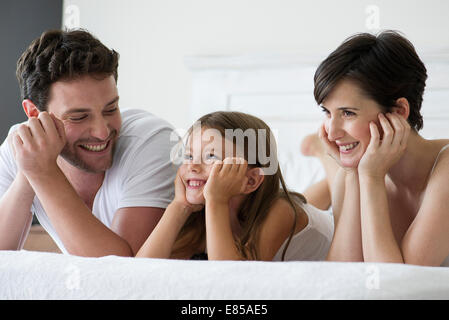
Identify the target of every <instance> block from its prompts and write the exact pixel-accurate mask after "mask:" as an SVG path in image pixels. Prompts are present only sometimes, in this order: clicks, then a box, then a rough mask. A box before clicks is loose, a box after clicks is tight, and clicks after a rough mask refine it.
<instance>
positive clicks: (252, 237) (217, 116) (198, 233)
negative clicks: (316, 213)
mask: <svg viewBox="0 0 449 320" xmlns="http://www.w3.org/2000/svg"><path fill="white" fill-rule="evenodd" d="M197 122H200V124H201V128H210V129H217V130H218V131H219V132H220V133H221V134H222V137H225V136H226V135H225V130H226V129H232V130H237V129H241V130H242V131H246V130H247V129H253V130H254V132H255V134H256V135H257V137H256V138H257V139H256V141H259V135H260V134H261V133H260V132H265V134H264V136H265V145H257V146H256V148H257V152H256V155H257V160H256V164H249V165H248V167H260V168H264V167H267V166H268V165H269V163H268V164H265V165H261V164H260V162H261V161H260V160H259V155H260V154H262V155H270V158H271V159H273V157H274V159H276V164H277V170H276V172H275V173H274V174H272V175H265V177H264V181H263V182H262V183H261V185H260V186H259V188H258V189H257V190H255V191H254V192H252V193H250V194H249V195H248V196H247V197H246V199H245V200H244V201H243V203H242V205H241V207H240V209H239V212H238V215H237V217H238V219H239V222H240V225H241V227H242V236H241V237H240V238H239V239H236V240H235V241H236V245H237V248H238V249H239V251H240V253H241V254H242V256H243V257H245V258H246V259H255V260H258V259H259V257H260V254H259V252H258V249H257V243H258V241H259V237H260V231H261V226H262V224H263V222H264V221H265V219H266V217H267V215H268V212H269V209H270V208H271V206H272V205H273V204H274V202H275V201H276V200H278V199H279V198H285V199H286V200H287V201H288V202H289V203H290V205H291V206H292V208H293V210H294V212H295V215H294V223H293V225H292V229H291V232H290V236H289V238H288V241H287V244H286V246H285V248H284V251H283V253H282V260H284V257H285V253H286V251H287V248H288V245H289V243H290V240H291V238H292V237H293V235H294V232H295V229H296V223H297V215H298V204H297V202H296V203H295V202H294V201H293V198H295V200H297V201H300V202H302V203H306V199H305V197H304V196H303V195H302V194H300V193H296V192H291V191H288V189H287V187H286V185H285V181H284V178H283V177H282V173H281V170H280V168H279V164H278V161H277V154H276V150H272V148H271V147H274V149H276V143H275V141H274V137H273V136H272V134H271V130H270V128H269V126H268V125H267V124H266V123H265V122H264V121H262V120H261V119H259V118H257V117H255V116H252V115H249V114H246V113H242V112H228V111H217V112H213V113H209V114H206V115H204V116H202V117H201V118H200V119H199V120H198V121H197ZM258 129H263V130H258ZM192 131H193V126H192V127H191V128H190V129H189V131H188V132H187V136H190V135H191V134H192ZM272 139H273V141H272ZM248 142H249V139H244V149H243V150H244V152H245V159H246V160H248V150H250V148H251V150H254V146H249V145H248ZM234 143H236V142H235V141H234ZM259 148H264V149H265V150H259ZM281 186H282V190H281V188H280V187H281ZM205 239H206V228H205V214H204V209H203V210H202V212H196V213H192V214H191V215H190V216H189V218H188V219H187V222H186V223H185V224H184V226H183V228H182V229H181V231H180V233H179V235H178V238H177V240H176V242H175V245H174V249H173V252H172V254H173V255H175V256H176V254H177V253H180V252H183V251H185V250H187V249H188V248H190V247H194V248H197V250H201V249H202V248H205Z"/></svg>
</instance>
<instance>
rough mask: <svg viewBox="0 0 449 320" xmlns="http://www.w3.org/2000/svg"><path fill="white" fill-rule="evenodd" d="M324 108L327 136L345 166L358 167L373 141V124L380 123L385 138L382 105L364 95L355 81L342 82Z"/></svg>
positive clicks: (328, 98)
mask: <svg viewBox="0 0 449 320" xmlns="http://www.w3.org/2000/svg"><path fill="white" fill-rule="evenodd" d="M321 107H322V108H323V111H324V113H325V114H326V118H325V120H324V127H325V130H326V132H327V137H328V139H329V141H330V142H334V143H335V144H336V145H337V147H338V149H339V151H340V161H341V163H342V165H343V166H345V167H352V168H355V167H357V166H358V164H359V161H360V159H361V158H362V156H363V154H364V153H365V150H366V148H367V147H368V144H369V142H370V138H371V134H370V130H369V123H370V121H374V122H375V123H376V124H377V126H378V129H379V131H380V134H381V137H382V132H381V127H380V125H379V120H378V117H377V115H378V114H379V113H380V112H382V109H381V106H380V105H379V104H377V103H376V102H375V101H374V100H372V99H369V98H367V97H366V96H364V95H363V94H362V91H361V90H360V88H359V87H358V86H357V85H356V84H355V83H354V82H352V81H349V80H342V81H340V82H339V83H337V85H336V86H335V87H334V89H333V90H332V91H331V93H330V94H329V95H328V96H327V98H326V99H325V100H324V101H323V104H322V105H321Z"/></svg>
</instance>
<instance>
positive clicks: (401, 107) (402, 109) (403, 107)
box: [393, 98, 410, 120]
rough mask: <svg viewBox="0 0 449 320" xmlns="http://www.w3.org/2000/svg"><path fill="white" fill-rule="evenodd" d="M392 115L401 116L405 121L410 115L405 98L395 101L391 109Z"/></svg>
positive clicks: (408, 105)
mask: <svg viewBox="0 0 449 320" xmlns="http://www.w3.org/2000/svg"><path fill="white" fill-rule="evenodd" d="M393 113H396V114H398V115H400V116H402V117H403V118H404V119H405V120H407V119H408V116H409V114H410V104H409V103H408V100H407V99H406V98H399V99H397V100H396V105H395V106H394V107H393Z"/></svg>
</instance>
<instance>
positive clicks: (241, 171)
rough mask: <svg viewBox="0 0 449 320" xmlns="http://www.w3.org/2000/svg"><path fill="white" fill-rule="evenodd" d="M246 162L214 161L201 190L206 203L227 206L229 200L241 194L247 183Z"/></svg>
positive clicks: (231, 160)
mask: <svg viewBox="0 0 449 320" xmlns="http://www.w3.org/2000/svg"><path fill="white" fill-rule="evenodd" d="M247 168H248V162H247V161H246V160H245V159H243V158H225V159H224V160H223V162H221V161H216V162H215V163H214V164H213V167H212V170H211V172H210V174H209V178H208V179H207V182H206V185H205V186H204V189H203V195H204V199H206V202H208V201H210V202H214V203H223V204H228V203H229V200H230V199H231V198H232V197H233V196H236V195H239V194H241V193H243V191H244V190H245V188H246V185H247V183H248V177H247V176H246V169H247Z"/></svg>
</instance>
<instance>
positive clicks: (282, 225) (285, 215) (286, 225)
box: [263, 194, 308, 236]
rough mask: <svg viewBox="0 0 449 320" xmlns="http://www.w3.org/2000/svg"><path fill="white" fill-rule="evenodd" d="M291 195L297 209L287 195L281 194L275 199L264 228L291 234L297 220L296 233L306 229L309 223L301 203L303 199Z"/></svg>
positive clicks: (287, 234)
mask: <svg viewBox="0 0 449 320" xmlns="http://www.w3.org/2000/svg"><path fill="white" fill-rule="evenodd" d="M290 197H291V200H292V202H293V205H294V206H295V209H296V211H295V209H293V207H292V204H291V203H290V201H289V200H288V198H287V197H286V196H285V195H281V196H279V197H278V198H276V199H275V200H274V201H273V204H272V205H271V207H270V209H269V211H268V214H267V218H266V220H265V223H264V226H263V228H266V229H270V230H277V231H278V232H279V233H280V234H283V235H285V236H289V235H290V232H291V230H292V227H293V224H294V223H295V220H296V228H295V233H297V232H299V231H301V230H302V229H304V227H305V226H306V225H307V223H308V216H307V214H306V212H305V211H304V208H303V207H302V205H301V201H302V200H301V199H300V198H298V197H297V196H295V195H293V194H292V195H290ZM295 216H296V219H295Z"/></svg>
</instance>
